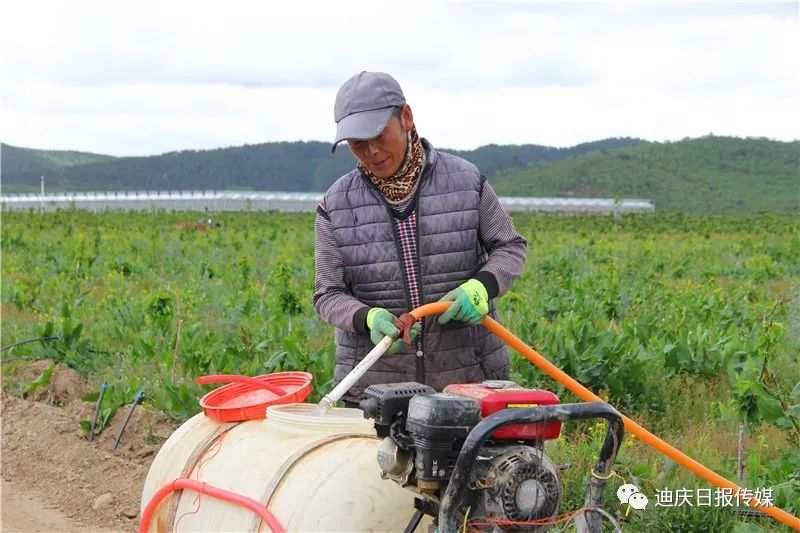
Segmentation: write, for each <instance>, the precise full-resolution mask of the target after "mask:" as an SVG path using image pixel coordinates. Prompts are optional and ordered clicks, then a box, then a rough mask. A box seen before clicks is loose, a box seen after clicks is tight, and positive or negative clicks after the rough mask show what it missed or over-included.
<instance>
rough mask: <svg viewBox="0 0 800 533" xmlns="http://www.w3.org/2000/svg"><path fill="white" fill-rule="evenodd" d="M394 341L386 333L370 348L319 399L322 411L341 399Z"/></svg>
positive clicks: (326, 410) (325, 410)
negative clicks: (330, 389)
mask: <svg viewBox="0 0 800 533" xmlns="http://www.w3.org/2000/svg"><path fill="white" fill-rule="evenodd" d="M393 342H394V339H393V338H391V337H390V336H389V335H386V336H385V337H384V338H383V340H381V342H379V343H378V344H376V345H375V347H374V348H373V349H372V350H370V352H369V353H368V354H367V355H366V357H364V359H362V360H361V361H359V363H358V364H357V365H356V366H355V367H354V368H353V370H351V371H350V373H349V374H347V375H346V376H345V377H344V379H343V380H342V381H341V382H339V384H338V385H336V387H335V388H334V389H333V390H332V391H330V392H329V393H328V394H326V395H325V397H324V398H322V399H321V400H320V401H319V406H320V407H321V408H322V410H323V411H322V412H323V413H327V412H328V410H329V409H330V408H331V407H333V406H334V405H335V404H336V402H338V401H339V400H341V399H342V396H344V394H345V393H346V392H347V391H349V390H350V387H352V386H353V385H355V383H356V381H358V380H359V379H360V378H361V376H363V375H364V374H365V373H366V372H367V370H369V368H370V367H371V366H372V365H373V364H375V361H377V360H378V359H380V358H381V356H382V355H383V354H385V353H386V350H388V349H389V347H390V346H391V345H392V343H393Z"/></svg>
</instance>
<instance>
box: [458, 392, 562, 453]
mask: <svg viewBox="0 0 800 533" xmlns="http://www.w3.org/2000/svg"><path fill="white" fill-rule="evenodd" d="M444 392H446V393H449V394H455V395H458V396H467V397H468V398H474V399H475V400H476V401H477V402H478V404H479V405H480V406H481V416H482V417H483V418H486V417H487V416H489V415H491V414H492V413H495V412H497V411H501V410H503V409H513V408H520V407H536V406H539V405H557V404H558V403H559V401H558V396H556V395H555V394H553V393H552V392H550V391H546V390H541V389H524V388H522V387H520V386H519V385H517V384H516V383H514V382H513V381H484V382H483V383H466V384H453V385H448V386H447V387H445V389H444ZM560 434H561V422H560V421H556V422H546V423H541V424H511V425H509V426H506V427H504V428H500V429H498V430H497V431H495V432H494V433H492V438H493V439H498V440H500V439H505V440H541V439H556V438H558V436H559V435H560Z"/></svg>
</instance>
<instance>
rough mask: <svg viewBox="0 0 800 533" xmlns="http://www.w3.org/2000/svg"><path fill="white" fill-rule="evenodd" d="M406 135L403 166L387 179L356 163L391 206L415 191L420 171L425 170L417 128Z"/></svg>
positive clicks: (420, 174) (423, 153) (422, 150)
mask: <svg viewBox="0 0 800 533" xmlns="http://www.w3.org/2000/svg"><path fill="white" fill-rule="evenodd" d="M407 135H408V147H409V148H406V157H405V159H404V160H403V164H402V165H400V168H399V169H397V172H395V173H394V174H393V175H391V176H389V177H388V178H379V177H377V176H375V175H374V174H372V173H371V172H370V171H368V170H367V168H366V167H365V166H364V165H362V164H361V163H360V162H359V163H358V169H359V170H360V171H361V172H362V173H363V174H364V175H365V176H366V177H368V178H369V179H370V181H372V183H374V184H375V186H376V187H378V189H379V190H380V191H381V193H383V196H384V197H385V198H386V200H387V201H388V202H389V203H392V204H398V203H401V202H402V201H403V200H406V199H407V198H408V197H409V196H411V195H412V194H413V193H414V191H416V189H417V185H418V184H419V178H420V176H422V169H423V168H425V149H424V148H423V146H422V140H420V138H419V135H417V128H416V127H414V128H413V129H412V130H411V131H409V132H408V134H407Z"/></svg>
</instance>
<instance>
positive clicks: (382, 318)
mask: <svg viewBox="0 0 800 533" xmlns="http://www.w3.org/2000/svg"><path fill="white" fill-rule="evenodd" d="M395 322H397V317H395V316H394V315H393V314H392V313H390V312H389V311H387V310H386V309H384V308H382V307H373V308H372V309H370V310H369V312H368V313H367V328H369V338H370V340H371V341H372V344H375V345H377V344H378V343H379V342H381V341H382V340H383V338H384V337H385V336H386V335H389V336H390V337H397V336H398V335H399V334H400V329H399V328H398V327H397V326H396V325H395ZM420 328H421V325H420V323H419V322H417V323H416V324H414V325H413V326H411V330H410V331H409V335H410V336H411V340H414V339H415V338H417V335H419V330H420ZM402 346H403V339H402V338H400V339H397V340H396V341H394V342H393V343H392V345H391V346H390V347H389V349H388V350H386V353H388V354H393V353H397V352H398V351H399V350H400V348H401V347H402Z"/></svg>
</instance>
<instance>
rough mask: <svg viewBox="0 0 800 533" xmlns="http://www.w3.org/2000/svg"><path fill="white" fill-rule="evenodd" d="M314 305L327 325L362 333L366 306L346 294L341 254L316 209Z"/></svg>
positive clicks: (330, 227)
mask: <svg viewBox="0 0 800 533" xmlns="http://www.w3.org/2000/svg"><path fill="white" fill-rule="evenodd" d="M313 303H314V309H315V310H316V312H317V314H319V316H320V317H322V319H323V320H325V321H326V322H328V323H330V324H333V325H334V326H336V327H337V328H340V329H343V330H345V331H349V332H355V331H364V327H365V326H364V325H363V323H364V319H365V317H366V312H367V310H368V309H369V307H368V306H366V305H364V304H363V303H362V302H361V301H359V300H357V299H356V298H354V297H353V296H352V295H350V293H349V292H348V290H347V285H346V283H345V281H344V266H343V263H342V254H341V252H340V251H339V248H338V247H337V246H336V241H335V240H334V239H333V230H332V226H331V221H330V220H328V219H327V218H326V217H325V216H323V215H322V214H321V213H320V212H319V209H318V210H317V219H316V221H315V223H314V296H313Z"/></svg>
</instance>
